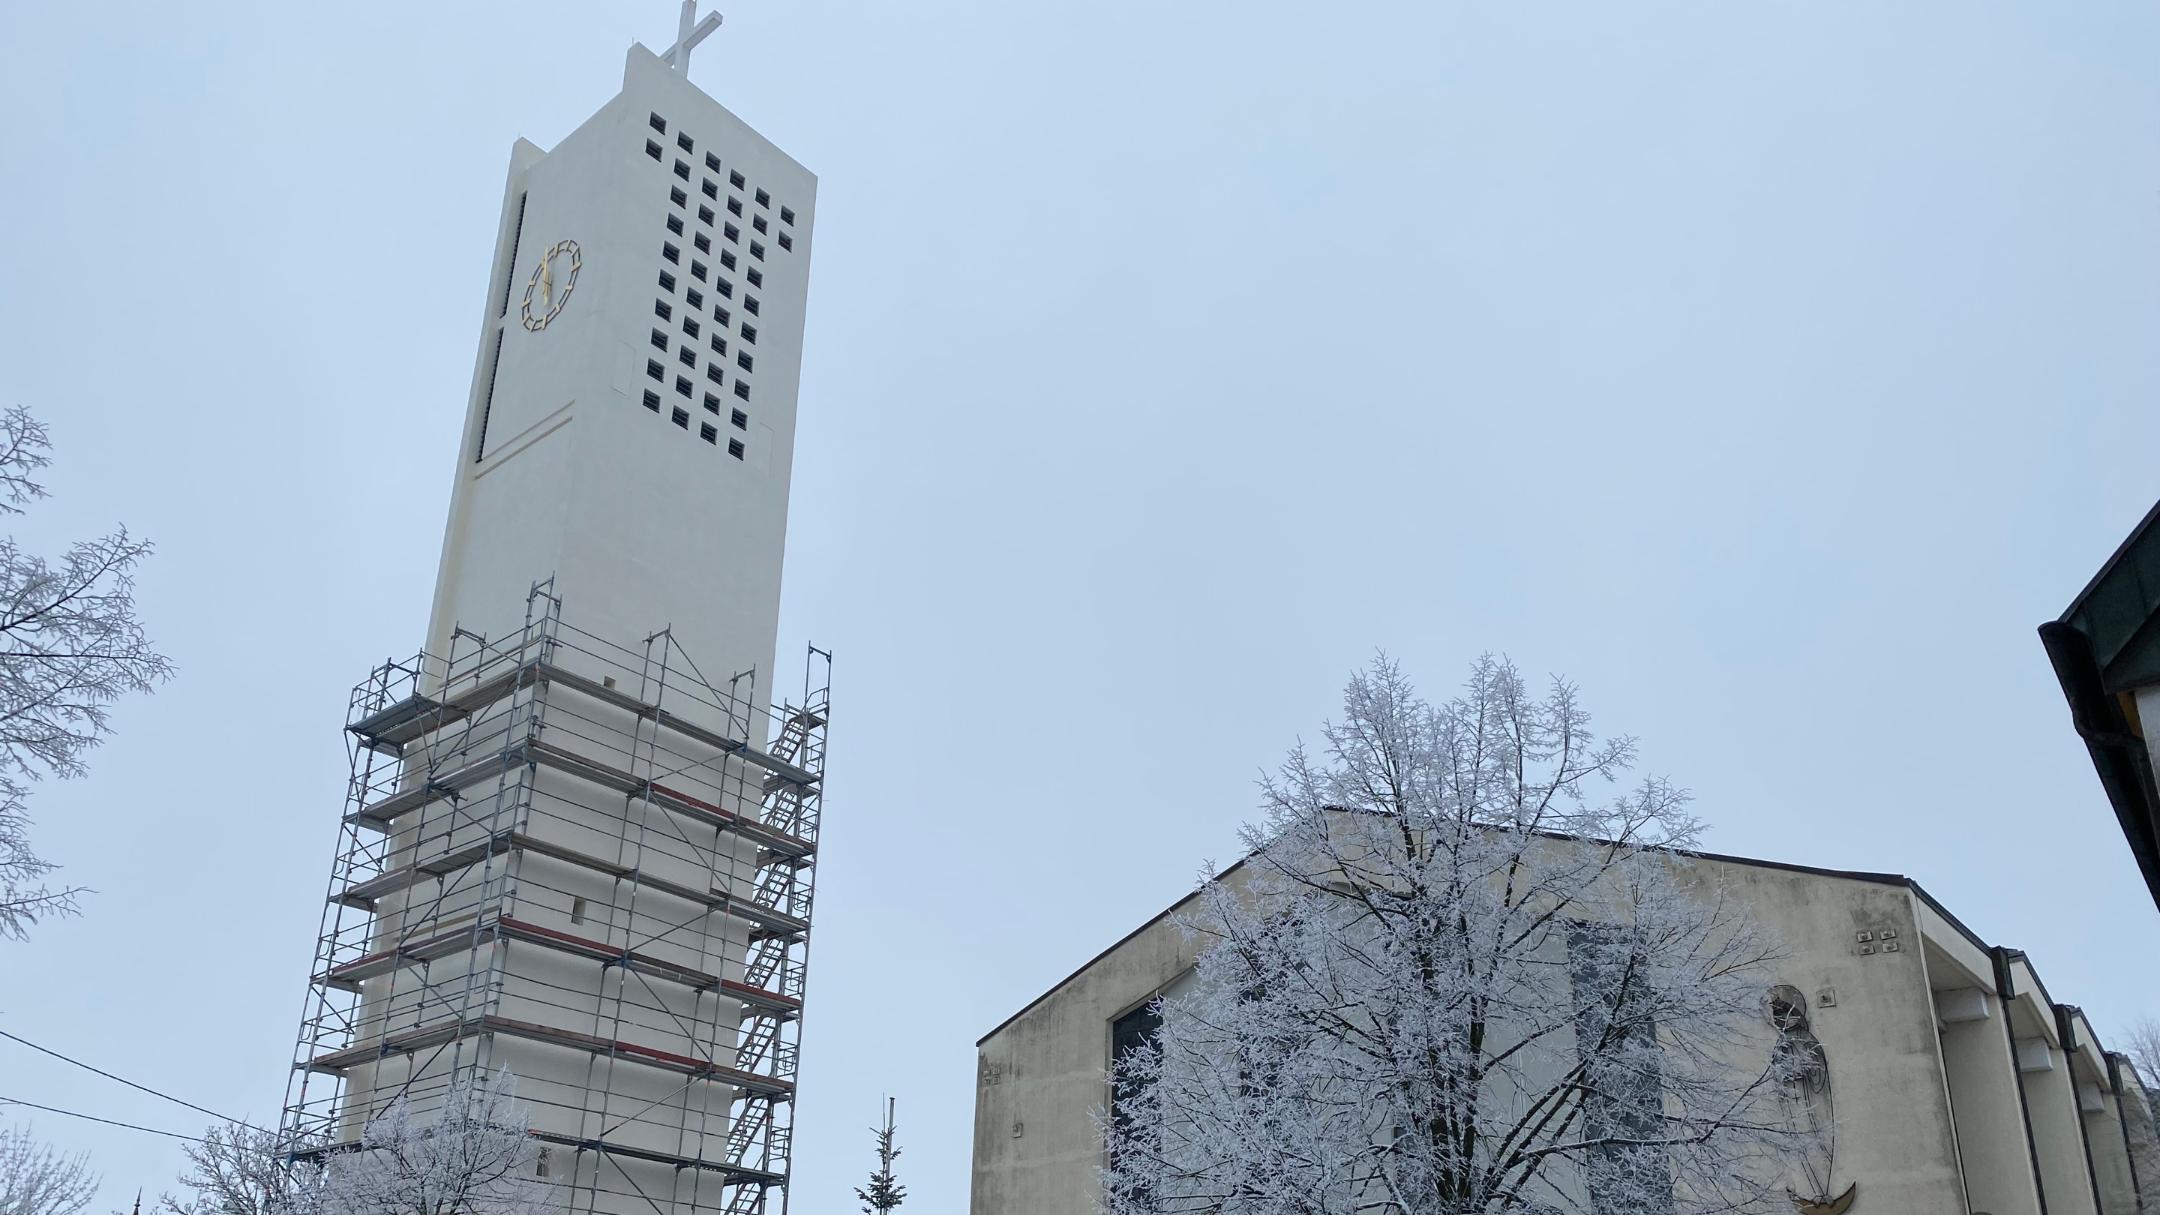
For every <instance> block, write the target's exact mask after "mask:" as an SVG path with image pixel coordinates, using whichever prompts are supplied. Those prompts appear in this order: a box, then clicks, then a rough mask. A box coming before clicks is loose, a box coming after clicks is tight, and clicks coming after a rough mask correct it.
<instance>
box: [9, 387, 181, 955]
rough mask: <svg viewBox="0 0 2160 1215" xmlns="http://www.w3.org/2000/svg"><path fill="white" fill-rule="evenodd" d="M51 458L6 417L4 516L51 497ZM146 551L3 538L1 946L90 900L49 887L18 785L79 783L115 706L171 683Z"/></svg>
mask: <svg viewBox="0 0 2160 1215" xmlns="http://www.w3.org/2000/svg"><path fill="white" fill-rule="evenodd" d="M51 448H52V441H51V439H50V437H49V436H48V435H47V434H46V432H45V428H44V426H43V425H41V424H40V423H39V422H38V420H37V419H36V418H34V417H32V416H31V415H30V412H29V411H28V410H26V409H23V408H22V407H20V406H17V407H15V408H13V409H11V410H9V411H8V412H7V413H6V414H5V415H0V515H19V514H21V513H23V510H24V509H25V508H26V507H27V506H28V505H29V504H30V503H31V502H34V501H36V500H37V499H40V498H43V497H44V496H45V487H44V485H43V484H42V483H41V482H40V481H39V480H38V474H39V473H40V471H41V470H43V469H44V468H45V467H46V466H47V465H49V464H50V463H51V462H52V460H51V456H50V455H49V454H48V453H49V452H50V451H51ZM150 551H151V548H150V542H149V541H147V540H142V539H139V538H137V537H135V536H131V535H129V534H128V531H127V529H126V528H124V527H123V528H119V529H117V530H115V531H113V532H110V533H108V534H106V535H104V536H100V537H97V538H96V539H92V540H78V541H76V542H75V543H74V544H72V545H70V546H69V547H68V549H67V552H66V553H65V554H63V555H62V556H61V557H60V558H59V559H58V560H50V559H48V558H46V557H43V556H40V555H38V554H35V553H30V552H25V551H24V550H23V548H22V546H21V545H20V544H18V543H17V542H16V540H15V538H14V537H13V536H9V537H6V538H0V937H9V938H13V939H15V940H21V939H22V938H23V937H24V936H25V935H26V934H27V933H28V932H29V930H30V928H31V927H33V926H34V925H36V923H37V922H38V921H39V920H40V919H41V918H44V917H46V916H55V915H70V914H73V913H74V911H75V909H76V896H77V895H79V894H80V893H82V892H81V890H80V889H79V888H70V887H61V888H57V889H55V888H54V887H52V886H50V885H48V884H47V883H46V881H45V879H46V877H47V876H48V875H49V874H51V872H52V871H53V868H54V866H53V865H52V863H51V862H49V861H46V860H44V859H42V858H41V857H39V856H38V854H37V853H36V852H35V851H33V850H32V849H31V846H30V835H29V828H30V820H29V817H28V816H27V815H26V814H25V813H24V809H23V799H24V790H23V784H22V782H23V781H25V780H30V779H36V778H38V777H43V776H58V777H70V776H80V775H82V773H83V770H84V758H85V755H86V753H87V752H88V751H89V750H90V749H91V748H92V747H95V746H96V745H97V744H98V743H99V742H101V741H103V740H104V738H105V737H106V735H107V734H109V733H110V732H111V726H110V722H109V720H108V714H109V711H110V708H111V705H112V703H113V702H114V701H116V700H118V699H119V698H120V697H122V696H125V695H127V694H128V693H130V692H147V691H149V690H150V689H151V688H152V687H154V686H155V685H156V684H158V683H159V682H161V681H163V680H164V679H166V678H167V677H168V676H170V675H171V673H172V664H171V662H170V661H168V660H167V659H166V657H165V656H164V655H163V654H160V653H158V652H157V650H156V648H155V647H153V646H152V645H151V644H150V641H149V638H148V637H147V636H146V635H145V634H144V632H143V628H142V623H141V621H139V620H138V619H136V616H135V594H134V592H135V569H136V567H137V566H138V565H140V564H141V563H142V561H143V559H144V558H146V557H148V556H149V555H150Z"/></svg>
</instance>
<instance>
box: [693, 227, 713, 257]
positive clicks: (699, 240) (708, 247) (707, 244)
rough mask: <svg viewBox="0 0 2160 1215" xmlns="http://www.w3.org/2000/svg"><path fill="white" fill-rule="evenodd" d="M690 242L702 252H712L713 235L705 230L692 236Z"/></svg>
mask: <svg viewBox="0 0 2160 1215" xmlns="http://www.w3.org/2000/svg"><path fill="white" fill-rule="evenodd" d="M690 244H691V245H692V246H693V247H694V248H696V249H697V251H698V252H700V253H710V252H712V237H710V236H707V235H705V234H704V233H703V232H700V233H698V234H696V235H695V236H692V237H691V238H690Z"/></svg>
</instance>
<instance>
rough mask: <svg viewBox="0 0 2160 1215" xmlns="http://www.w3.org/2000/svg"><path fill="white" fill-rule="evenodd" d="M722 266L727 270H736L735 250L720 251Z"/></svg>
mask: <svg viewBox="0 0 2160 1215" xmlns="http://www.w3.org/2000/svg"><path fill="white" fill-rule="evenodd" d="M720 264H721V266H723V267H725V268H726V269H729V270H733V269H734V268H735V251H734V250H733V249H722V250H721V251H720Z"/></svg>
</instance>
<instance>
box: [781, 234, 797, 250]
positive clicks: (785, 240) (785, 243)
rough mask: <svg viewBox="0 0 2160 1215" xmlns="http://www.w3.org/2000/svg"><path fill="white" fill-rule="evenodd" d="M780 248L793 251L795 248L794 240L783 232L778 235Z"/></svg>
mask: <svg viewBox="0 0 2160 1215" xmlns="http://www.w3.org/2000/svg"><path fill="white" fill-rule="evenodd" d="M780 247H781V248H783V249H793V248H794V247H795V238H794V237H792V236H789V235H788V234H787V233H785V232H782V233H781V234H780Z"/></svg>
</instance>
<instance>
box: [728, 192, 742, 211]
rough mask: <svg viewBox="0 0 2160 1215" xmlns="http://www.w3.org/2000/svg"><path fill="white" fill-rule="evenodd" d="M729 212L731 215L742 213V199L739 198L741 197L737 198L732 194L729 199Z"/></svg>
mask: <svg viewBox="0 0 2160 1215" xmlns="http://www.w3.org/2000/svg"><path fill="white" fill-rule="evenodd" d="M727 213H728V214H729V215H741V214H742V200H741V199H739V198H735V197H732V196H730V197H729V198H728V200H727Z"/></svg>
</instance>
